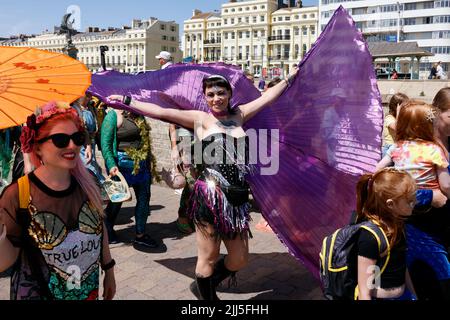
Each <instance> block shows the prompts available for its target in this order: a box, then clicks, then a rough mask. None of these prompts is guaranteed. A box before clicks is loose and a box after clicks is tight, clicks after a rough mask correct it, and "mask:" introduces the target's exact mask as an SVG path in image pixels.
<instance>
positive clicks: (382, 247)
mask: <svg viewBox="0 0 450 320" xmlns="http://www.w3.org/2000/svg"><path fill="white" fill-rule="evenodd" d="M360 228H362V229H365V230H367V231H369V232H370V233H371V234H372V235H373V237H374V238H375V240H377V243H378V252H379V253H380V257H381V256H382V255H383V254H384V253H386V256H385V257H383V258H382V259H384V263H383V265H382V266H381V269H380V275H379V276H380V277H381V275H382V274H383V272H384V270H386V267H387V265H388V263H389V260H390V258H391V247H390V245H389V240H388V238H387V235H386V233H385V232H384V230H383V229H382V228H381V227H380V226H379V225H378V224H376V223H375V222H373V221H366V222H364V223H362V224H361V226H360ZM358 295H359V287H358V286H356V288H355V300H358Z"/></svg>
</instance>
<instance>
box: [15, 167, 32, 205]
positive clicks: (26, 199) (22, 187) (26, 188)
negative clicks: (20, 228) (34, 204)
mask: <svg viewBox="0 0 450 320" xmlns="http://www.w3.org/2000/svg"><path fill="white" fill-rule="evenodd" d="M17 185H18V187H19V208H20V209H27V208H28V205H29V204H30V181H29V180H28V175H25V176H23V177H21V178H20V179H19V180H18V181H17Z"/></svg>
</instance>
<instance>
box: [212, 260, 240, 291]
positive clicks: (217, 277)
mask: <svg viewBox="0 0 450 320" xmlns="http://www.w3.org/2000/svg"><path fill="white" fill-rule="evenodd" d="M235 275H236V272H235V271H230V270H228V269H227V267H226V266H225V257H222V258H221V259H220V260H219V261H217V263H216V265H215V266H214V273H213V275H212V277H213V283H214V287H217V286H218V285H219V284H220V283H221V282H222V281H223V280H225V279H226V278H228V277H229V276H231V277H232V278H233V279H234V277H235Z"/></svg>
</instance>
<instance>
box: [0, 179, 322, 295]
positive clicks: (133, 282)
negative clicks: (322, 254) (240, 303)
mask: <svg viewBox="0 0 450 320" xmlns="http://www.w3.org/2000/svg"><path fill="white" fill-rule="evenodd" d="M179 199H180V196H179V195H177V194H175V192H174V191H173V190H171V189H167V188H163V187H160V186H152V199H151V210H152V214H151V216H150V218H149V220H148V226H147V230H148V232H149V233H150V234H151V235H152V236H153V237H154V238H155V239H157V240H158V241H159V242H160V244H161V246H160V248H158V249H147V250H146V249H142V248H139V247H133V244H132V243H131V241H132V239H133V238H134V237H133V236H134V232H133V231H134V229H133V228H134V215H133V208H134V204H135V203H134V202H130V203H127V204H126V205H125V206H124V208H123V209H122V211H121V213H120V215H119V218H118V225H117V227H116V230H118V235H119V238H120V240H121V241H123V243H121V244H117V245H114V246H112V255H113V257H114V258H115V260H116V261H117V266H116V281H117V295H116V299H119V300H194V299H196V298H195V296H194V295H193V294H192V293H191V292H190V291H189V284H190V283H191V282H192V281H193V278H194V269H195V263H196V246H195V235H189V236H184V235H182V234H181V233H180V232H179V231H178V230H177V229H176V225H175V221H176V218H177V214H176V212H177V209H178V202H179ZM252 217H253V221H252V232H253V236H254V237H253V239H251V240H250V263H249V266H248V267H247V268H246V269H244V270H242V271H241V272H238V274H237V280H238V286H237V287H236V288H235V287H232V288H230V289H228V286H227V285H224V286H223V287H222V288H219V290H218V296H219V298H220V299H222V300H247V299H251V300H280V299H282V300H313V299H322V294H321V290H320V288H319V286H318V283H317V281H316V280H315V279H314V278H313V277H312V276H311V275H310V274H309V273H308V272H307V271H306V269H305V268H303V267H302V265H300V264H299V263H298V262H297V261H296V260H295V259H294V258H293V257H292V256H291V255H289V254H288V253H287V249H286V248H285V247H284V245H282V244H281V242H280V241H279V240H278V238H277V237H276V236H275V235H274V234H273V233H267V232H263V231H258V230H256V229H255V227H254V226H255V225H256V224H257V223H258V221H259V219H260V217H261V215H260V214H259V213H256V212H255V213H253V214H252ZM221 253H226V250H225V248H224V247H223V248H222V249H221ZM224 284H225V283H224ZM5 299H9V277H7V276H6V275H1V274H0V300H5Z"/></svg>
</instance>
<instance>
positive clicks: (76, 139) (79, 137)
mask: <svg viewBox="0 0 450 320" xmlns="http://www.w3.org/2000/svg"><path fill="white" fill-rule="evenodd" d="M48 140H52V142H53V144H54V145H55V147H57V148H60V149H62V148H66V147H67V146H68V145H69V143H70V140H72V141H73V143H75V145H76V146H78V147H81V146H82V145H84V143H85V142H86V134H85V133H84V132H83V131H78V132H75V133H74V134H72V135H71V136H70V135H68V134H65V133H57V134H53V135H51V136H48V137H46V138H44V139H41V140H39V141H38V143H44V142H46V141H48Z"/></svg>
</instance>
